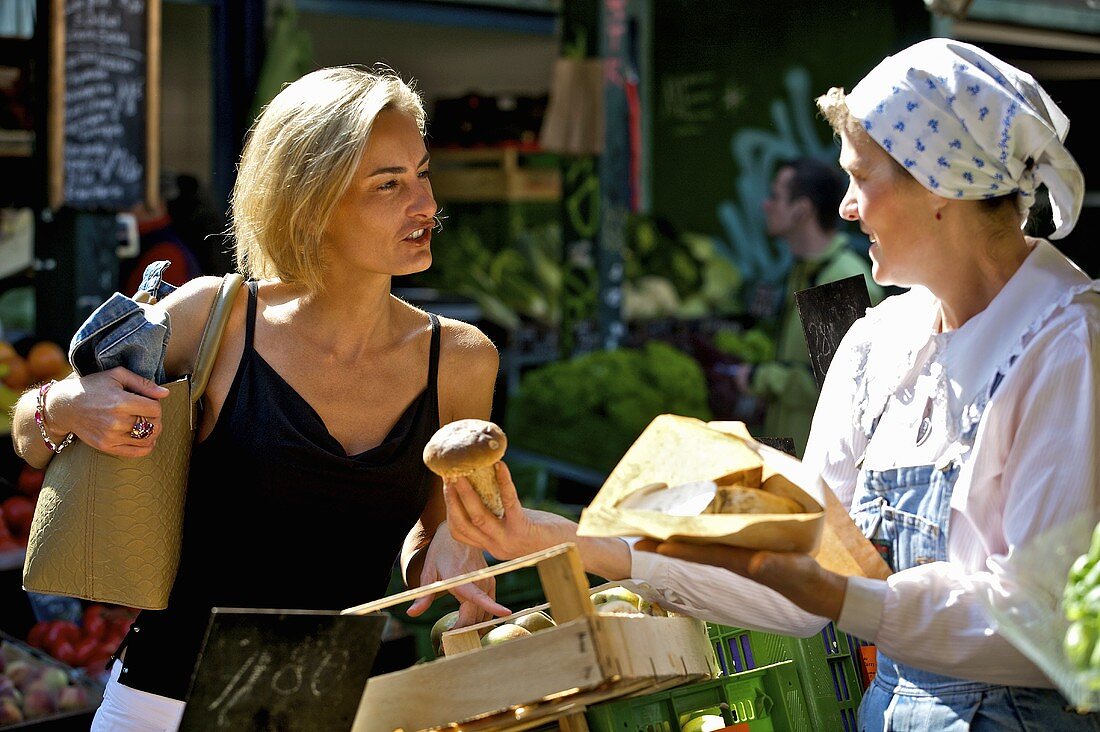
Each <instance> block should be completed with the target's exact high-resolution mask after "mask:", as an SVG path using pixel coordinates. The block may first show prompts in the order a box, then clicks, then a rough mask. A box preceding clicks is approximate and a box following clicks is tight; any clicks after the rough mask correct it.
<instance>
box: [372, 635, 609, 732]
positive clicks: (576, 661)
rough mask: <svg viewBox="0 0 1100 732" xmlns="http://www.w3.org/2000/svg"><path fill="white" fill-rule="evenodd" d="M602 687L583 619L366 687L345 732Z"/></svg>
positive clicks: (460, 716) (375, 730) (414, 725)
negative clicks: (350, 725) (352, 723)
mask: <svg viewBox="0 0 1100 732" xmlns="http://www.w3.org/2000/svg"><path fill="white" fill-rule="evenodd" d="M603 682H604V676H603V669H602V668H601V667H600V664H599V662H598V660H597V658H596V649H595V639H594V638H593V634H592V629H591V626H590V622H589V620H588V619H587V618H582V619H579V620H575V621H573V622H572V623H567V624H564V625H559V626H558V627H556V628H547V629H546V630H544V631H540V632H538V633H535V634H533V635H531V636H529V637H525V638H523V639H521V640H516V641H510V642H508V643H502V644H501V645H499V646H490V647H487V648H482V649H481V650H479V651H477V652H476V653H463V654H460V655H458V656H452V657H446V658H440V659H436V660H435V661H432V662H431V663H425V664H420V665H417V666H413V667H411V668H408V669H405V670H403V671H395V672H393V673H389V674H384V675H382V676H375V677H373V678H372V679H370V681H369V682H368V683H367V687H366V689H365V690H364V692H363V698H362V701H361V702H360V706H359V713H358V714H357V715H356V719H355V724H354V725H353V726H352V732H392V730H395V729H403V730H406V731H407V732H411V731H412V730H420V729H427V728H431V727H438V726H444V725H447V724H448V723H450V722H456V721H461V720H466V719H471V718H475V717H478V716H482V715H488V714H492V713H495V712H499V711H503V710H507V709H509V708H512V707H514V706H516V705H521V704H523V703H525V702H528V701H530V702H533V703H537V702H538V701H539V700H541V699H544V698H547V697H553V696H555V695H559V694H561V693H562V692H568V691H574V692H575V691H581V690H585V689H593V688H596V687H598V686H600V685H601V684H603Z"/></svg>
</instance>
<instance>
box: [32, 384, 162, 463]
mask: <svg viewBox="0 0 1100 732" xmlns="http://www.w3.org/2000/svg"><path fill="white" fill-rule="evenodd" d="M166 396H168V389H166V388H165V387H163V386H158V385H156V384H154V383H153V382H152V381H150V380H149V379H145V378H142V377H140V376H138V375H137V374H135V373H134V372H132V371H129V370H127V369H124V368H122V367H121V366H120V367H117V368H113V369H110V370H108V371H102V372H100V373H96V374H89V375H88V376H83V377H80V378H70V379H62V380H61V381H58V382H57V383H56V384H54V385H53V386H52V387H51V388H50V391H49V393H48V394H47V395H46V424H47V426H48V427H49V428H50V431H51V432H52V433H53V434H54V435H56V436H59V437H63V436H64V435H65V434H66V433H69V432H72V433H73V434H75V435H76V436H77V437H78V438H79V439H80V440H81V441H82V442H84V443H86V444H88V445H90V446H91V447H94V448H95V449H96V450H99V451H100V452H105V453H107V454H109V455H116V456H118V457H127V458H132V457H144V456H145V455H148V454H149V453H150V452H152V451H153V448H154V447H156V444H157V438H159V437H160V433H161V430H162V429H163V421H162V420H161V412H160V401H159V400H160V399H163V398H164V397H166ZM138 417H144V418H145V419H146V420H148V421H149V422H151V423H152V425H153V431H152V433H150V434H149V436H148V437H144V438H136V437H134V436H132V435H131V434H130V431H131V430H132V429H134V423H135V422H136V421H137V419H138Z"/></svg>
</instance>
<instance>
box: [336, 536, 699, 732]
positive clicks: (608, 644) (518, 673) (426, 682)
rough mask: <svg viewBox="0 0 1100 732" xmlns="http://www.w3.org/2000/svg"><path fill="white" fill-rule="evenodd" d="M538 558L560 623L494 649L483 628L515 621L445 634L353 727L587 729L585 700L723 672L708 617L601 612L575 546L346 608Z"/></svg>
mask: <svg viewBox="0 0 1100 732" xmlns="http://www.w3.org/2000/svg"><path fill="white" fill-rule="evenodd" d="M531 565H535V566H537V567H538V572H539V579H540V581H541V583H542V588H543V591H544V593H545V595H546V598H547V599H548V600H549V603H548V605H549V609H550V614H551V615H552V616H553V618H554V621H555V622H556V623H557V625H556V626H555V627H552V628H547V629H545V630H540V631H539V632H537V633H534V634H532V635H531V636H527V637H523V638H518V639H514V640H511V641H508V642H506V643H502V644H500V645H495V646H489V647H482V646H481V643H480V639H479V635H478V631H479V630H480V629H482V628H483V627H485V626H489V625H494V624H496V623H503V622H508V620H509V618H502V619H499V620H495V621H489V622H488V623H482V624H480V625H478V626H470V627H469V628H460V629H457V630H453V631H449V632H447V633H444V634H443V646H444V651H445V653H446V656H445V657H443V658H440V659H436V660H435V661H432V662H429V663H425V664H419V665H416V666H412V667H411V668H407V669H404V670H402V671H395V672H393V673H389V674H385V675H382V676H376V677H373V678H371V679H370V681H369V682H368V683H367V686H366V689H365V690H364V692H363V698H362V700H361V701H360V704H359V711H358V714H357V715H356V718H355V724H354V725H353V727H352V732H393V731H394V730H402V731H403V732H413V730H425V729H428V730H430V729H441V728H444V727H449V728H451V729H461V730H498V729H499V730H522V729H528V728H531V727H536V726H540V725H545V724H547V723H549V722H553V721H555V720H557V721H558V722H559V724H560V725H561V726H562V727H563V728H567V729H571V730H576V729H585V728H586V727H585V724H584V715H583V712H584V708H585V705H587V704H593V703H596V702H600V701H604V700H607V699H612V698H616V697H622V696H629V695H631V694H637V693H650V692H653V691H657V690H660V689H664V688H668V687H671V686H677V685H679V684H684V683H689V682H692V681H698V680H702V679H707V678H712V677H714V676H717V675H718V673H719V669H718V665H717V662H716V661H715V658H714V653H713V651H712V650H711V647H710V642H709V640H708V639H707V634H706V629H705V626H704V624H703V623H702V622H700V621H698V620H695V619H693V618H686V617H651V616H642V617H633V616H614V615H608V616H601V615H599V614H598V613H597V612H596V608H595V606H594V605H593V604H592V601H591V599H590V598H589V592H590V588H589V586H588V581H587V579H586V577H585V574H584V568H583V566H582V565H581V561H580V556H579V554H578V553H577V549H576V547H575V546H574V545H573V544H562V545H560V546H557V547H553V548H551V549H547V550H545V551H542V552H539V553H537V554H532V555H530V556H527V557H521V558H519V559H514V560H512V561H510V562H504V563H501V564H498V565H496V566H494V567H489V568H487V569H484V570H480V571H478V572H473V573H470V574H467V575H463V576H462V577H456V578H454V579H451V580H447V581H444V582H435V583H433V584H431V585H428V586H425V587H421V588H419V589H416V590H410V591H409V592H403V593H401V594H398V595H393V596H392V597H388V598H384V599H382V600H379V601H377V602H374V603H369V604H367V605H361V606H359V607H357V608H349V609H348V610H346V611H345V612H349V613H366V612H375V611H377V610H382V609H384V608H386V607H391V606H393V605H397V604H400V603H402V602H406V601H408V600H413V599H416V598H418V597H422V596H424V595H428V594H433V593H436V592H440V591H442V590H446V589H450V588H451V587H457V586H459V585H462V584H466V583H469V582H475V581H478V580H481V579H485V578H487V577H492V576H495V575H498V574H504V573H506V572H510V571H512V570H515V569H519V568H521V567H528V566H531ZM533 610H534V608H531V609H527V610H525V611H523V612H522V613H517V615H521V614H526V613H527V612H532V611H533ZM513 617H515V616H513Z"/></svg>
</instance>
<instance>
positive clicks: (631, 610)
mask: <svg viewBox="0 0 1100 732" xmlns="http://www.w3.org/2000/svg"><path fill="white" fill-rule="evenodd" d="M596 612H598V613H599V614H600V615H636V616H639V617H641V616H642V615H644V613H640V612H638V608H637V607H636V606H635V605H634V604H633V603H630V602H627V601H626V600H611V601H610V602H604V603H601V604H599V605H597V606H596Z"/></svg>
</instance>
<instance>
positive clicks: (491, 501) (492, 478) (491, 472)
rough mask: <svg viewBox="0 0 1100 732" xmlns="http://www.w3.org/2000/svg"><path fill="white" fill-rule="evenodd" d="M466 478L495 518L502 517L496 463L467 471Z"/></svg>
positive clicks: (502, 505) (502, 508)
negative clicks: (470, 471)
mask: <svg viewBox="0 0 1100 732" xmlns="http://www.w3.org/2000/svg"><path fill="white" fill-rule="evenodd" d="M466 479H467V480H469V481H470V485H472V486H473V487H474V490H475V491H477V494H478V496H480V497H481V502H482V503H484V504H485V507H486V508H488V509H489V510H490V511H492V512H493V514H494V515H495V516H496V517H497V518H501V517H503V516H504V504H503V503H501V500H500V485H499V484H497V471H496V463H494V464H492V465H487V466H485V467H484V468H478V469H477V470H475V471H474V472H472V473H469V474H468V475H467V476H466Z"/></svg>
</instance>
